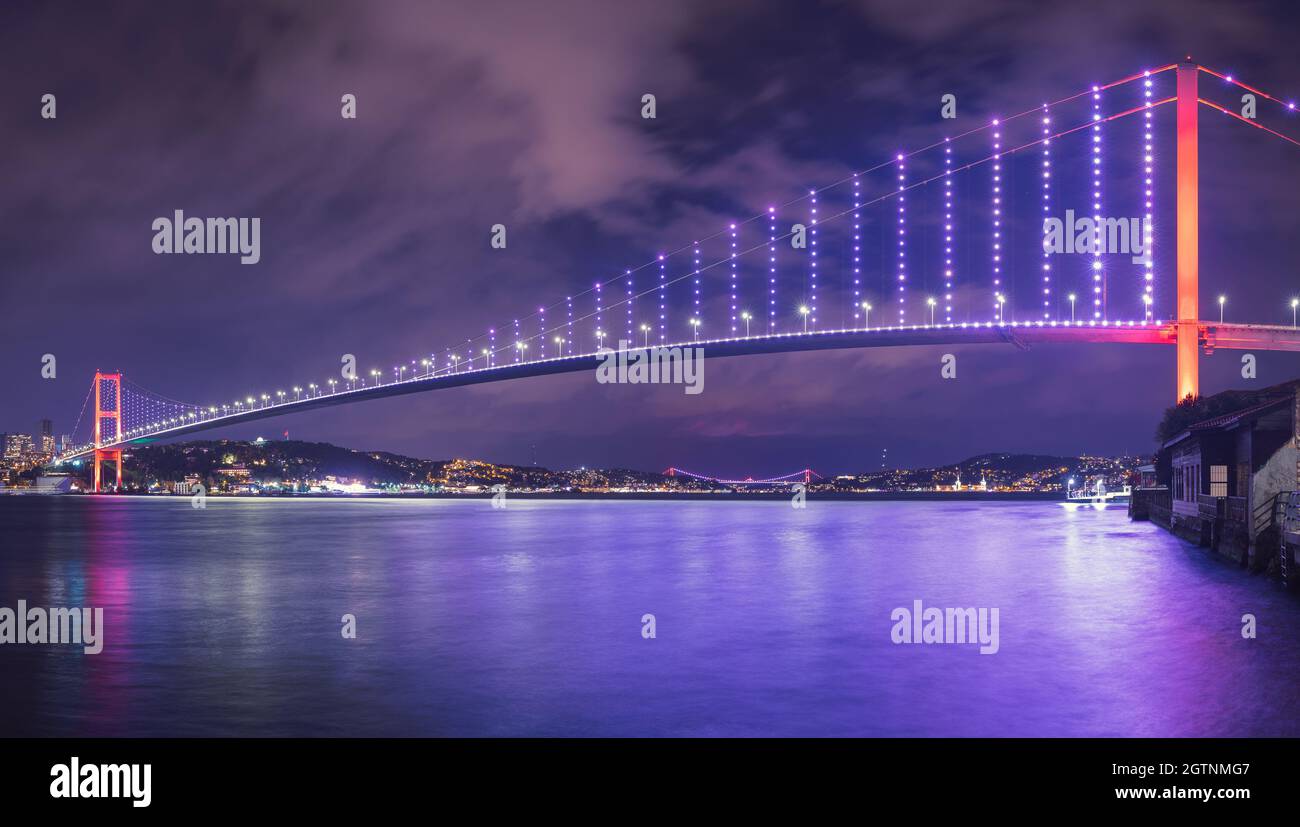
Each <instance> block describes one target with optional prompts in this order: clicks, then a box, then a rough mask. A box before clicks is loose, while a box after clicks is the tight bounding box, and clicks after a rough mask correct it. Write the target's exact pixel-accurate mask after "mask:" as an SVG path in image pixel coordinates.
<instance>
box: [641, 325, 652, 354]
mask: <svg viewBox="0 0 1300 827" xmlns="http://www.w3.org/2000/svg"><path fill="white" fill-rule="evenodd" d="M641 332H642V333H644V334H645V346H646V348H647V349H649V347H650V325H648V324H645V323H642V324H641Z"/></svg>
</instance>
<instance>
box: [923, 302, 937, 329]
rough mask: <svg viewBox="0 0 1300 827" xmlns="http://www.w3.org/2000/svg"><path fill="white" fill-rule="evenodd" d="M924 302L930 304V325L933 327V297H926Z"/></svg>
mask: <svg viewBox="0 0 1300 827" xmlns="http://www.w3.org/2000/svg"><path fill="white" fill-rule="evenodd" d="M925 303H926V304H928V305H929V306H930V327H934V305H935V301H934V297H933V296H931V297H929V298H928V299H926V300H925Z"/></svg>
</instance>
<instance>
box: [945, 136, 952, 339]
mask: <svg viewBox="0 0 1300 827" xmlns="http://www.w3.org/2000/svg"><path fill="white" fill-rule="evenodd" d="M943 140H944V148H943V288H944V294H943V300H944V305H943V312H944V321H946V322H948V323H949V324H952V281H953V263H952V234H953V217H952V216H953V213H952V204H953V189H952V146H951V145H950V144H949V143H948V139H947V138H944V139H943Z"/></svg>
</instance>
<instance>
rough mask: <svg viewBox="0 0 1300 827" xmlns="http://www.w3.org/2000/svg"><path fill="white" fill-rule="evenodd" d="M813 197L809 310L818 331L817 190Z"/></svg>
mask: <svg viewBox="0 0 1300 827" xmlns="http://www.w3.org/2000/svg"><path fill="white" fill-rule="evenodd" d="M808 194H809V195H811V196H812V201H811V202H810V205H809V209H810V210H811V212H810V214H809V219H808V223H809V226H808V232H809V235H810V236H811V239H810V241H809V244H808V249H809V253H810V254H809V256H808V279H809V288H808V309H809V314H808V318H809V321H810V322H812V329H813V330H816V329H817V190H808Z"/></svg>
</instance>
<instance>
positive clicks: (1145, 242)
mask: <svg viewBox="0 0 1300 827" xmlns="http://www.w3.org/2000/svg"><path fill="white" fill-rule="evenodd" d="M1203 76H1208V77H1213V78H1215V79H1217V80H1218V81H1220V82H1221V83H1223V84H1226V85H1228V86H1229V87H1234V88H1237V89H1239V90H1248V91H1249V92H1250V93H1251V94H1254V95H1256V96H1258V97H1261V98H1263V99H1264V100H1265V101H1267V102H1269V104H1271V105H1273V106H1276V107H1277V108H1278V109H1280V110H1282V111H1283V112H1284V113H1285V112H1294V109H1295V104H1294V103H1289V102H1284V101H1283V100H1282V99H1280V98H1278V97H1275V96H1273V95H1271V94H1268V93H1266V92H1264V91H1262V90H1260V89H1258V88H1255V87H1253V86H1249V85H1247V84H1245V83H1243V82H1242V81H1240V80H1238V79H1236V78H1233V77H1231V76H1230V75H1225V74H1222V73H1220V72H1217V71H1215V70H1213V69H1210V68H1208V67H1206V66H1202V65H1199V64H1195V63H1192V62H1190V61H1189V62H1184V63H1177V64H1169V65H1167V66H1162V67H1159V68H1155V69H1151V70H1146V71H1141V72H1137V73H1135V74H1131V75H1128V76H1126V77H1123V78H1120V79H1118V80H1114V81H1111V82H1109V83H1105V84H1094V85H1092V86H1090V87H1088V88H1086V89H1081V90H1078V91H1075V92H1073V93H1071V94H1069V95H1067V96H1065V97H1062V98H1059V99H1057V100H1054V101H1050V102H1045V103H1042V104H1041V105H1037V106H1033V107H1031V108H1028V109H1025V110H1023V111H1021V112H1018V113H1015V114H1012V115H1010V116H1009V117H1000V118H991V119H989V120H988V122H987V123H984V124H983V125H981V126H978V127H976V128H972V129H969V130H967V131H965V132H962V133H961V134H957V135H951V136H947V137H944V138H942V139H941V140H938V141H936V142H934V143H931V144H929V145H927V146H924V147H922V148H920V149H916V150H912V151H907V152H898V153H897V154H895V155H894V156H893V157H892V158H890V159H888V160H886V161H883V162H881V163H879V164H877V165H875V166H872V167H870V168H867V169H863V170H859V171H857V172H854V173H852V174H851V175H848V176H846V177H844V178H842V179H841V180H839V181H835V182H833V183H830V184H828V185H825V186H822V187H820V188H813V189H809V190H808V191H807V192H806V193H802V194H800V195H798V196H797V197H795V198H793V199H791V200H787V201H785V202H783V203H781V204H779V205H778V204H773V205H771V206H769V207H768V208H767V209H766V210H764V211H762V212H759V213H756V214H752V215H750V216H749V217H747V218H744V219H737V220H736V221H733V222H729V223H727V224H726V226H725V227H723V228H721V229H719V230H717V231H714V232H711V233H710V234H708V235H705V236H702V237H701V238H698V239H695V240H693V241H691V242H689V243H687V244H684V245H680V246H677V247H675V248H673V249H671V250H668V251H666V252H663V253H659V254H656V255H654V256H653V258H651V259H650V260H648V261H646V262H645V263H643V264H642V265H640V266H638V267H635V268H628V269H626V270H624V271H623V272H622V273H621V274H618V275H615V276H613V277H611V278H608V279H604V280H600V281H596V282H595V283H594V284H593V285H592V286H591V287H590V288H587V289H586V290H584V291H583V292H581V293H576V294H573V295H567V296H564V297H563V298H562V299H557V300H554V301H552V302H550V303H548V304H541V305H537V306H535V307H533V308H531V309H530V310H529V312H528V313H526V314H522V315H520V316H519V317H518V318H515V319H511V320H509V321H507V322H506V323H504V324H499V325H496V326H492V327H489V328H487V329H486V330H485V331H484V332H483V333H481V334H479V335H477V336H472V337H467V338H465V339H463V340H460V341H458V342H457V343H455V344H448V345H446V346H444V347H441V348H438V349H435V350H433V351H431V352H429V353H427V354H424V355H422V356H420V357H418V358H415V359H411V360H410V361H404V362H400V363H398V364H396V365H393V366H392V368H391V370H387V369H385V370H380V369H378V368H372V369H370V370H369V371H364V370H363V371H356V370H353V371H351V372H348V371H346V370H345V371H341V372H340V374H339V376H337V377H334V378H327V379H323V380H321V381H317V382H307V383H300V384H291V385H288V386H286V387H283V388H282V389H280V390H276V391H274V392H271V391H264V392H258V393H253V394H244V395H236V396H233V398H227V399H226V400H225V401H221V402H209V403H207V404H196V403H188V402H182V401H179V400H175V399H171V398H168V397H166V396H163V395H161V394H158V393H154V392H152V391H149V390H147V389H144V388H142V387H140V386H138V385H135V384H134V383H132V382H129V381H127V380H126V379H125V378H124V375H123V373H122V372H116V371H115V372H102V371H101V372H97V373H96V374H95V376H94V379H93V381H92V383H91V388H90V390H89V391H88V392H87V397H86V401H85V403H84V404H83V409H82V414H81V416H80V417H79V419H78V424H77V427H76V429H74V441H73V444H72V445H71V446H69V447H67V448H66V449H65V450H63V451H62V452H61V453H60V454H59V455H58V456H57V457H56V458H55V460H54V463H55V464H61V463H64V462H69V461H74V460H80V459H81V458H84V457H89V456H93V458H94V465H95V470H94V480H95V490H96V491H99V490H100V489H101V472H102V470H103V466H104V465H105V464H109V463H111V464H112V465H114V466H115V468H116V479H117V486H118V487H120V486H121V479H122V450H123V448H124V446H127V445H129V444H131V443H133V442H144V441H151V440H156V439H165V438H172V437H179V436H184V435H188V434H192V433H196V432H199V431H205V430H209V429H214V428H220V427H225V426H228V425H235V424H240V423H245V422H251V421H256V420H261V419H266V418H270V417H275V416H281V415H285V414H291V413H298V412H302V411H308V410H315V409H318V408H324V407H331V406H334V405H344V404H351V403H353V402H361V401H366V400H370V399H379V398H386V397H391V396H399V395H403V394H410V393H422V392H425V391H430V390H438V389H445V388H453V387H460V386H465V385H473V384H480V383H486V382H497V381H502V380H508V379H516V378H522V377H530V376H544V375H549V374H558V373H566V372H575V371H586V370H594V369H595V368H596V367H597V366H598V365H599V364H600V363H601V361H602V360H603V359H605V358H606V356H607V355H608V353H610V352H611V351H628V352H636V351H648V350H650V349H652V348H695V347H698V348H702V350H703V353H704V354H706V355H707V356H709V357H726V356H741V355H749V354H763V353H788V352H796V351H810V350H825V349H839V348H871V347H905V346H907V347H910V346H940V345H967V344H1011V345H1014V346H1017V347H1020V348H1027V347H1030V346H1033V345H1035V344H1058V343H1059V344H1103V343H1118V344H1149V345H1170V346H1173V347H1174V348H1175V352H1176V363H1175V387H1176V392H1175V398H1176V399H1177V400H1183V399H1185V398H1187V397H1189V396H1190V397H1196V396H1198V395H1199V361H1198V360H1199V357H1200V354H1201V352H1202V351H1206V352H1208V351H1212V350H1214V349H1216V348H1218V349H1251V350H1282V351H1300V330H1297V327H1296V325H1295V323H1294V318H1293V320H1292V321H1293V324H1292V325H1291V326H1284V325H1268V324H1242V323H1230V324H1225V323H1223V321H1222V319H1220V320H1219V321H1214V320H1204V319H1201V318H1200V304H1199V208H1200V193H1199V151H1200V150H1199V144H1200V136H1199V131H1200V130H1199V118H1200V114H1201V111H1202V109H1203V108H1205V109H1208V110H1211V111H1216V112H1218V113H1220V114H1223V115H1227V116H1230V117H1232V118H1235V119H1236V120H1237V121H1239V122H1241V123H1242V124H1244V125H1246V126H1249V127H1253V128H1255V129H1257V130H1259V131H1260V132H1261V134H1262V135H1267V136H1269V137H1271V138H1276V139H1281V140H1285V141H1287V142H1289V143H1292V144H1300V141H1297V140H1296V139H1294V138H1292V137H1290V136H1288V135H1286V134H1285V133H1284V132H1282V131H1280V130H1275V129H1273V128H1271V127H1270V126H1267V125H1266V124H1264V123H1262V122H1260V121H1258V120H1256V119H1254V118H1249V117H1245V116H1243V115H1240V114H1238V113H1236V112H1234V111H1232V110H1230V109H1228V108H1227V107H1225V106H1223V105H1220V104H1218V103H1216V102H1214V101H1212V100H1210V99H1207V98H1204V97H1202V96H1201V95H1200V93H1199V92H1200V85H1199V84H1200V82H1201V80H1203ZM1171 110H1172V121H1173V124H1172V128H1164V129H1162V122H1164V121H1167V120H1169V119H1168V118H1165V117H1163V113H1166V112H1169V111H1171ZM1168 133H1172V136H1173V140H1172V143H1173V150H1174V153H1173V154H1174V158H1173V165H1172V166H1173V168H1174V172H1173V175H1172V176H1171V177H1172V179H1173V180H1172V181H1162V180H1159V177H1160V175H1161V173H1162V168H1161V163H1160V162H1161V160H1162V159H1164V158H1167V157H1168V155H1167V150H1168V143H1169V142H1168V141H1165V142H1164V143H1160V142H1158V141H1157V136H1158V135H1162V134H1168ZM1166 166H1168V165H1166ZM1162 186H1163V187H1165V189H1166V190H1168V189H1172V192H1173V195H1172V198H1169V199H1167V200H1168V201H1169V202H1170V203H1168V204H1158V203H1157V200H1158V197H1159V194H1161V193H1162V190H1161V187H1162ZM1067 210H1070V211H1071V212H1070V213H1067V212H1066V211H1067ZM1171 210H1172V213H1173V221H1171V222H1168V224H1166V222H1165V221H1163V220H1160V221H1157V218H1156V217H1157V215H1164V214H1166V213H1168V212H1170V211H1171ZM1076 211H1077V212H1079V213H1080V214H1082V215H1084V216H1085V217H1090V218H1091V219H1092V221H1093V225H1092V226H1093V227H1096V228H1101V229H1098V231H1097V232H1096V233H1092V232H1091V231H1089V232H1087V233H1082V234H1080V236H1079V238H1080V240H1081V241H1083V240H1084V239H1085V236H1086V237H1087V238H1091V239H1093V240H1095V241H1097V242H1098V243H1096V244H1092V245H1088V244H1085V245H1083V246H1084V250H1083V254H1082V255H1061V254H1058V253H1056V252H1055V251H1052V250H1049V249H1047V245H1046V244H1045V243H1044V230H1045V227H1046V224H1045V220H1047V219H1052V218H1055V217H1057V216H1058V215H1062V214H1067V215H1072V214H1073V212H1076ZM1114 216H1134V217H1135V218H1134V221H1135V222H1136V223H1135V224H1134V225H1133V226H1134V227H1137V228H1140V229H1138V230H1136V231H1135V233H1136V235H1135V237H1132V238H1128V239H1127V240H1128V242H1130V243H1131V245H1130V246H1131V247H1132V248H1134V249H1123V250H1116V249H1115V246H1116V245H1115V244H1114V242H1115V241H1116V234H1117V232H1118V231H1119V230H1121V229H1124V228H1126V227H1127V226H1128V224H1127V223H1126V221H1127V219H1126V220H1124V221H1116V220H1115V219H1114ZM1121 225H1122V226H1121ZM1066 232H1067V233H1071V232H1073V227H1071V228H1067V229H1066ZM1108 233H1109V236H1108ZM1126 235H1127V234H1126ZM1104 241H1109V242H1111V243H1109V244H1107V243H1101V242H1104ZM1134 250H1136V251H1138V252H1139V253H1140V255H1132V254H1131V253H1132V252H1134ZM1171 271H1172V272H1171ZM1161 272H1163V273H1165V274H1166V275H1165V277H1164V278H1163V279H1162V278H1158V274H1159V273H1161ZM1169 282H1172V285H1170V284H1169ZM1158 286H1160V287H1162V289H1161V291H1160V292H1159V293H1158V292H1157V287H1158ZM1166 287H1171V288H1172V289H1168V290H1166V289H1164V288H1166ZM1298 304H1300V301H1295V300H1293V302H1292V310H1293V312H1294V311H1295V309H1296V307H1297V305H1298ZM1162 306H1164V307H1167V308H1170V310H1169V311H1168V312H1165V313H1162V312H1160V311H1158V310H1157V308H1159V307H1162ZM92 405H93V407H91V406H92ZM87 410H89V413H90V416H89V418H87V415H86V414H87ZM670 470H672V471H674V472H679V469H670ZM680 473H684V474H689V472H680ZM796 473H797V475H803V476H804V478H805V480H809V479H811V477H810V476H809V474H810V472H807V471H801V472H796ZM784 479H785V478H773V479H772V480H766V481H759V480H733V481H724V482H735V483H748V482H753V483H759V482H778V481H782V480H784Z"/></svg>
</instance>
